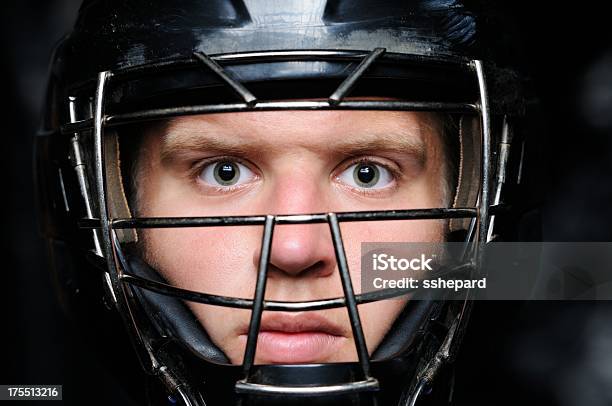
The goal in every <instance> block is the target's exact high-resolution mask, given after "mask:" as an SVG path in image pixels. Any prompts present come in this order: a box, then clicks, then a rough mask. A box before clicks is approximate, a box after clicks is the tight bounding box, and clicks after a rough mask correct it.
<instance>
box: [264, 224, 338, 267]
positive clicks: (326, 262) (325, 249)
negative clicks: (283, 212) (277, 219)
mask: <svg viewBox="0 0 612 406" xmlns="http://www.w3.org/2000/svg"><path fill="white" fill-rule="evenodd" d="M335 266H336V261H335V253H334V249H333V245H332V241H331V237H330V232H329V227H328V226H327V224H292V225H277V226H276V228H275V230H274V237H273V240H272V250H271V252H270V270H271V271H272V274H274V273H276V272H282V273H285V274H287V275H291V276H313V277H324V276H329V275H331V274H332V273H333V271H334V268H335Z"/></svg>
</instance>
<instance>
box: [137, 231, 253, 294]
mask: <svg viewBox="0 0 612 406" xmlns="http://www.w3.org/2000/svg"><path fill="white" fill-rule="evenodd" d="M260 241H261V227H223V228H221V227H217V228H184V229H150V230H146V234H145V235H144V245H145V258H146V260H147V262H148V263H149V264H150V265H151V266H153V267H154V268H155V269H157V270H158V271H159V272H160V273H161V274H162V275H163V276H164V278H166V280H167V281H168V282H169V283H170V284H172V285H174V286H177V287H180V288H183V289H189V290H195V291H199V292H205V293H209V294H215V295H223V296H242V297H244V296H245V295H246V296H250V295H252V286H254V280H255V276H256V275H255V272H254V267H253V261H254V255H255V252H256V250H258V249H259V244H260Z"/></svg>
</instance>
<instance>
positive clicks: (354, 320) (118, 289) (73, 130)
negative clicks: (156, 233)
mask: <svg viewBox="0 0 612 406" xmlns="http://www.w3.org/2000/svg"><path fill="white" fill-rule="evenodd" d="M383 53H384V49H380V48H377V49H375V50H374V51H373V52H371V53H369V54H366V55H365V58H364V59H363V60H361V62H360V64H359V65H358V66H357V68H356V69H355V70H354V71H353V72H352V73H351V74H350V75H349V76H348V77H347V78H346V79H345V81H344V82H343V83H342V84H341V85H340V86H339V87H338V89H337V90H336V91H335V92H334V93H333V94H332V96H330V98H329V99H328V100H327V101H280V102H279V101H270V102H266V101H263V102H259V101H258V100H257V99H256V98H255V96H254V95H252V93H250V92H249V91H248V90H247V89H246V88H245V87H244V86H243V85H242V84H241V83H239V82H237V81H235V80H234V79H232V78H231V77H230V76H228V75H227V74H226V73H225V72H224V70H223V68H222V67H221V66H219V65H218V64H217V62H215V60H214V59H212V58H210V57H208V56H206V55H204V54H195V57H196V58H197V59H199V60H201V61H202V62H203V63H204V65H206V66H207V67H208V68H209V69H211V70H212V71H213V72H215V73H217V74H218V75H219V77H220V78H221V79H222V80H223V81H224V82H225V83H226V84H227V85H228V86H229V87H230V88H231V89H232V90H233V91H234V92H236V93H237V94H238V95H239V96H240V97H241V98H242V99H243V100H244V103H237V104H220V105H205V106H188V107H180V108H166V109H154V110H146V111H141V112H136V113H129V114H120V115H115V116H105V115H104V104H105V103H104V102H105V98H104V96H105V90H106V87H107V86H108V82H109V81H110V79H111V77H112V76H113V74H112V73H111V72H110V71H105V72H101V73H100V74H99V75H98V81H97V86H96V94H95V100H94V105H93V118H92V119H86V120H83V121H78V122H77V121H75V120H74V116H73V115H72V114H71V116H72V117H71V123H70V124H68V125H65V126H63V127H62V128H61V132H62V133H64V134H73V140H74V141H75V142H73V148H74V149H76V151H75V152H79V151H78V149H79V145H78V133H79V132H81V131H83V130H90V129H91V128H92V127H93V138H94V158H95V168H94V172H95V182H96V185H95V186H96V190H97V194H98V205H99V207H100V218H99V220H96V219H93V218H90V219H88V220H89V227H88V226H87V225H86V224H84V225H85V226H86V227H87V228H98V227H99V229H96V230H94V232H93V234H94V240H102V243H103V244H102V245H103V250H102V249H96V253H97V254H99V255H100V256H103V257H104V258H105V260H106V263H107V265H108V267H109V273H108V274H106V275H107V276H106V277H107V282H108V283H109V285H110V291H111V294H112V296H113V300H114V302H115V304H116V306H117V308H118V311H119V313H120V315H121V317H122V318H123V321H124V323H125V324H126V327H127V328H128V330H129V331H130V332H131V333H132V334H130V337H131V338H132V340H133V341H134V342H133V344H134V347H135V348H136V351H137V352H138V355H139V358H140V361H141V363H142V364H143V367H144V368H145V369H146V370H148V371H155V372H157V373H159V374H161V375H162V377H163V378H164V380H165V381H166V382H177V381H176V379H175V377H174V376H173V375H172V372H170V371H169V370H168V368H167V367H166V366H164V365H160V364H159V362H158V361H157V359H156V356H155V354H153V351H152V350H151V347H150V345H149V343H148V342H147V341H146V340H145V339H144V338H143V335H142V333H141V331H140V329H139V328H138V326H137V324H136V321H135V320H134V314H133V312H132V310H131V307H130V305H129V302H128V299H127V295H128V292H127V287H126V284H135V285H139V283H137V282H136V281H135V280H134V279H130V278H126V275H124V274H123V273H122V272H120V271H119V270H118V268H117V263H116V255H117V251H116V250H115V244H116V236H115V235H114V234H115V232H114V230H113V229H120V228H135V227H138V226H141V227H160V226H161V227H177V226H178V227H188V226H203V225H245V224H249V223H253V222H256V223H259V224H261V221H262V220H264V217H262V216H255V217H250V218H241V219H239V220H237V219H236V218H233V219H234V220H231V219H232V218H229V219H230V220H228V221H227V222H225V220H220V218H216V219H211V218H208V219H207V218H195V219H193V218H192V219H189V218H178V219H171V218H165V219H159V218H158V219H119V220H113V221H111V220H110V219H109V210H108V206H107V200H106V194H107V188H106V182H105V175H104V174H105V164H104V152H103V151H104V134H103V128H104V127H106V126H113V125H119V124H126V123H131V122H137V121H147V120H156V119H162V118H168V117H173V116H178V115H188V114H203V113H219V112H237V111H263V110H296V109H302V110H309V109H358V110H359V109H363V110H412V111H423V110H428V111H432V110H437V111H446V112H456V113H480V117H481V125H482V133H481V136H482V143H481V145H482V150H481V155H482V161H481V165H482V167H481V188H480V195H479V201H478V209H477V210H474V209H437V210H436V209H433V210H422V213H420V216H419V215H417V214H416V213H414V212H413V213H408V211H407V212H393V211H386V212H362V213H338V214H336V213H329V214H327V215H324V216H325V221H326V222H328V223H329V225H330V230H331V233H332V240H333V243H334V250H335V253H336V259H337V263H338V267H339V270H340V276H341V280H342V286H343V290H344V301H342V302H341V304H340V303H338V304H339V305H346V306H347V309H348V312H349V317H350V321H351V327H352V330H353V336H354V337H355V342H356V349H357V354H358V357H359V363H360V365H361V370H362V374H363V377H362V380H361V381H356V382H347V383H345V384H340V385H332V386H318V387H286V386H276V385H261V384H256V383H252V382H250V381H249V378H250V376H251V375H250V374H251V368H252V366H253V361H254V356H255V349H256V344H257V334H258V331H259V324H260V321H261V314H262V312H263V310H264V309H266V308H265V305H264V295H265V285H266V279H267V268H268V262H269V256H270V245H271V241H272V235H273V230H274V225H275V223H279V224H280V223H282V222H284V221H287V222H288V223H289V222H295V221H296V220H297V221H299V222H322V221H323V218H322V217H321V216H323V215H310V216H300V215H297V216H277V217H274V216H265V220H264V223H263V224H264V235H263V239H262V248H261V249H262V251H261V255H260V263H259V270H258V276H257V283H256V287H255V294H254V299H253V302H252V303H249V306H250V305H252V309H253V310H252V313H251V321H250V325H249V332H248V340H247V346H246V350H245V357H244V360H243V370H244V373H245V378H244V379H243V380H240V381H238V382H237V383H236V386H235V390H236V392H237V393H242V394H255V395H266V394H268V395H270V394H276V395H279V394H282V395H294V396H310V395H317V394H328V395H332V394H334V395H336V394H345V393H359V392H363V391H372V390H377V389H378V381H377V380H376V379H375V378H374V377H372V376H370V360H369V355H368V352H367V347H366V344H365V338H364V334H363V330H362V327H361V321H360V318H359V313H358V310H357V304H358V301H357V296H356V295H355V293H354V291H353V287H352V283H351V278H350V274H349V271H348V265H347V262H346V256H345V253H344V246H343V242H342V236H341V233H340V227H339V221H364V220H384V219H391V218H395V219H400V218H402V215H407V217H406V218H412V219H415V218H459V217H469V218H473V219H474V220H476V221H477V225H476V227H477V229H478V232H477V233H476V235H477V238H478V241H487V237H488V236H487V232H488V225H489V221H490V219H489V215H488V211H489V180H490V173H489V171H490V159H489V158H490V152H491V151H490V148H491V135H490V116H489V106H488V96H487V89H486V83H485V77H484V71H483V66H482V62H481V61H478V60H473V61H470V62H469V63H467V64H466V67H467V68H469V69H471V70H472V71H473V72H475V74H476V77H477V79H478V86H479V95H480V100H479V102H478V103H477V104H469V103H435V102H406V101H371V100H368V101H344V100H343V99H344V97H345V96H346V95H347V94H348V92H350V90H351V88H352V87H353V86H354V85H355V83H356V82H357V81H358V79H359V78H360V77H361V75H362V74H363V73H364V72H365V71H366V70H367V68H368V67H369V66H370V65H371V64H372V63H374V62H375V60H376V59H377V58H378V57H379V56H380V55H382V54H383ZM318 54H319V55H320V51H318ZM324 54H325V56H326V57H330V56H331V57H333V56H340V57H343V58H346V57H350V56H353V57H354V56H355V55H359V53H350V52H348V53H347V52H334V51H326V52H324ZM293 55H294V56H300V55H301V56H302V57H304V56H305V57H311V58H312V57H316V55H317V51H314V52H297V53H293ZM258 56H265V57H267V58H274V57H278V58H280V59H282V58H287V56H288V53H287V52H261V53H256V55H255V54H254V55H253V57H258ZM217 59H219V60H223V61H232V60H238V61H240V60H241V59H242V60H245V59H246V60H248V59H249V54H235V55H224V56H221V57H217ZM170 65H171V64H168V66H170ZM152 69H153V70H154V69H155V66H153V67H152ZM133 70H134V69H133ZM135 71H137V69H136V70H135ZM132 73H134V72H132ZM70 102H71V111H72V109H73V108H74V99H71V101H70ZM501 169H505V168H501ZM78 175H79V181H80V183H81V184H87V181H86V179H84V178H85V175H84V171H82V172H81V173H80V174H78ZM81 178H83V179H81ZM81 187H82V185H81ZM81 192H82V194H83V196H84V198H85V201H86V204H87V206H88V207H87V210H88V213H89V212H92V208H93V207H92V204H91V199H89V193H88V190H87V188H83V187H82V190H81ZM425 213H427V214H429V216H428V215H426V214H425ZM343 215H344V216H345V218H344V219H343V218H342V217H343ZM207 222H209V224H205V223H207ZM197 223H199V224H197ZM215 223H216V224H215ZM474 225H475V223H474V221H472V226H474ZM476 255H477V256H478V257H480V256H481V255H482V252H478V253H476ZM478 259H480V258H478ZM468 295H469V292H468ZM360 299H362V300H363V299H364V297H361V298H360ZM372 299H373V300H380V299H378V298H376V299H374V298H372ZM366 300H367V298H366ZM466 301H467V298H466ZM466 303H467V302H466ZM313 305H315V304H314V303H313ZM315 306H316V305H315ZM467 308H468V307H467V306H464V310H463V311H462V312H460V314H459V315H458V316H457V318H456V319H455V322H454V323H453V327H452V328H451V329H450V330H449V332H448V334H447V337H446V339H445V341H444V344H443V345H442V347H441V348H440V349H439V350H438V352H437V354H436V355H435V356H434V358H433V360H432V362H430V363H429V364H428V365H427V366H426V367H425V369H423V370H421V371H420V372H419V373H418V375H417V380H418V383H417V386H416V387H415V388H422V387H424V385H426V384H427V383H429V382H431V381H432V380H433V378H434V377H435V374H436V372H437V370H438V369H439V367H440V365H441V364H443V363H444V361H445V360H447V359H448V358H449V357H450V353H451V351H450V349H449V348H450V346H451V345H452V343H453V339H454V336H455V334H456V332H457V330H458V327H457V326H459V325H460V324H461V321H462V319H463V316H464V314H465V312H466V309H467ZM266 310H267V309H266ZM171 386H172V388H169V389H171V390H172V391H173V392H177V393H178V395H179V396H180V398H182V399H183V400H184V401H185V403H186V404H189V405H196V404H198V403H200V401H199V400H198V399H197V398H196V397H194V396H190V395H189V393H191V391H190V390H188V389H187V390H186V389H185V388H184V387H183V385H182V384H176V385H174V384H173V385H171ZM420 392H421V391H420V390H418V389H417V390H415V391H414V392H413V393H412V395H411V396H409V397H408V399H407V401H406V404H410V405H412V404H414V402H415V401H416V398H417V397H418V395H419V393H420Z"/></svg>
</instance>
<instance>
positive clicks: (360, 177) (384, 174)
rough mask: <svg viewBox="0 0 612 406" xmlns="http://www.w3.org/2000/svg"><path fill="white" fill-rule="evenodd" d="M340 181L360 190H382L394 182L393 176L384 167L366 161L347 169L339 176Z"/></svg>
mask: <svg viewBox="0 0 612 406" xmlns="http://www.w3.org/2000/svg"><path fill="white" fill-rule="evenodd" d="M338 180H339V181H341V182H342V183H344V184H346V185H349V186H351V187H356V188H360V189H382V188H384V187H386V186H388V185H389V184H390V183H391V182H393V175H392V174H391V172H390V171H389V170H388V169H386V168H385V167H384V166H382V165H379V164H376V163H374V162H371V161H364V162H357V163H355V164H353V165H351V166H349V167H348V168H346V169H345V170H344V171H343V172H342V173H341V174H340V175H339V176H338Z"/></svg>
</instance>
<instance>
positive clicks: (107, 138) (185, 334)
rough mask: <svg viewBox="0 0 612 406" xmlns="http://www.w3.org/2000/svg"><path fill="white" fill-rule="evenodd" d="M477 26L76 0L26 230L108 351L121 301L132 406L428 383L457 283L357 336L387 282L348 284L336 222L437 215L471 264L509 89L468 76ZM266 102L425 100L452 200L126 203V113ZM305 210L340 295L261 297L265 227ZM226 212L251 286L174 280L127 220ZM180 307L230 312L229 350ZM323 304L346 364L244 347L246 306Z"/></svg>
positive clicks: (327, 104)
mask: <svg viewBox="0 0 612 406" xmlns="http://www.w3.org/2000/svg"><path fill="white" fill-rule="evenodd" d="M477 33H478V31H477V21H476V18H475V17H474V15H472V14H471V13H470V12H469V11H468V10H467V9H466V8H465V7H464V6H463V5H462V4H460V3H459V2H458V1H455V0H442V1H439V0H436V1H434V0H417V1H412V2H406V1H394V0H380V1H372V0H368V1H364V0H350V1H349V0H327V1H325V0H320V1H319V0H312V1H301V0H300V1H293V0H291V1H289V0H288V1H282V2H276V1H268V0H244V1H243V0H209V1H206V2H202V1H196V0H178V1H173V2H163V1H151V0H147V1H144V0H134V1H130V2H120V1H111V0H89V1H85V3H84V4H83V5H82V7H81V10H80V13H79V18H78V21H77V23H76V25H75V28H74V30H73V32H72V33H71V34H70V35H68V36H67V37H66V38H65V39H64V40H63V41H61V43H60V44H59V46H58V48H57V50H56V53H55V55H54V58H53V64H52V69H51V77H50V81H49V88H48V95H47V108H46V111H45V117H44V121H43V125H42V129H41V131H40V133H39V134H38V136H37V139H36V146H37V175H38V185H39V191H40V197H41V210H42V212H43V216H42V218H43V224H42V228H43V231H44V233H45V235H46V237H47V238H48V240H49V247H50V250H51V253H52V259H53V265H54V268H53V269H54V275H55V277H56V278H57V280H58V286H60V287H61V289H60V293H61V296H62V298H63V299H64V302H65V303H66V304H67V305H68V307H70V308H71V309H73V310H74V311H76V312H77V313H79V315H80V318H81V320H82V322H83V324H84V325H86V326H88V328H89V329H90V332H91V333H93V335H97V336H98V337H100V336H102V337H104V343H103V346H102V347H103V348H102V349H103V350H105V351H107V352H108V353H109V355H110V357H109V359H110V360H111V361H110V362H115V363H117V362H121V361H120V360H121V359H124V358H122V357H125V356H126V355H125V354H126V352H128V351H126V347H125V345H124V343H123V341H122V340H121V339H119V338H117V337H120V336H121V335H119V333H116V334H115V333H114V332H115V331H118V330H115V328H116V327H117V323H116V321H117V320H116V319H115V316H116V315H119V316H120V318H121V321H122V324H121V325H122V326H123V327H125V331H127V336H129V338H130V339H131V341H132V344H133V348H134V349H135V351H136V353H137V355H138V358H139V360H140V363H141V366H142V368H143V369H144V371H145V372H146V374H147V375H148V376H151V377H153V378H150V379H148V380H147V382H146V384H147V386H148V388H149V392H148V401H149V402H150V403H152V404H157V403H163V402H166V401H167V400H166V397H167V396H169V399H170V401H171V402H177V401H178V402H183V403H184V404H186V405H204V404H207V405H217V404H223V405H226V404H242V405H252V404H260V403H262V404H291V402H295V403H296V404H301V403H304V404H315V403H316V402H320V404H332V403H347V404H361V405H373V404H385V405H387V404H398V405H400V404H401V405H412V404H414V402H416V400H417V399H418V398H419V396H420V395H422V394H423V393H424V392H427V391H430V390H431V388H432V386H433V384H434V378H435V377H436V376H437V375H439V371H441V370H442V369H443V368H442V367H443V366H444V365H445V364H447V363H448V362H449V361H451V360H452V358H453V356H454V354H455V351H456V348H457V345H458V343H459V341H460V339H461V336H462V333H463V330H464V328H465V325H466V322H467V319H468V317H469V313H470V308H471V296H472V292H471V291H470V290H467V291H462V292H460V295H459V296H457V295H456V294H454V295H450V294H449V295H448V296H443V297H435V298H431V297H418V298H416V297H415V299H414V300H409V301H407V302H406V303H405V305H404V306H403V309H402V311H401V312H400V314H399V315H398V316H397V318H396V319H395V320H394V322H393V325H392V326H391V327H390V329H389V330H388V332H387V333H386V334H385V336H384V339H383V340H382V342H381V343H380V344H378V345H377V347H376V348H375V349H374V350H373V351H368V348H367V346H366V339H365V336H364V332H363V329H362V322H361V319H360V315H359V311H358V306H359V305H362V304H366V303H370V302H378V301H384V300H391V299H392V298H394V297H395V296H397V295H398V292H397V291H396V290H388V289H387V290H381V291H376V292H361V293H359V292H355V290H354V287H353V283H354V281H351V274H350V272H349V261H348V260H347V256H346V254H345V249H344V247H345V245H346V242H345V241H343V238H342V233H341V230H340V224H342V223H345V222H364V221H367V222H372V221H374V222H376V221H391V220H394V221H395V220H397V221H400V220H405V221H412V220H426V219H440V220H444V221H445V224H446V227H447V230H446V231H447V235H448V237H447V239H448V240H451V239H452V240H458V241H461V242H462V243H463V246H464V247H466V249H465V250H464V251H463V252H464V255H463V256H462V258H461V261H460V262H459V263H458V264H455V266H454V267H453V268H452V271H453V272H463V273H464V274H465V273H467V274H470V275H475V274H477V273H478V272H479V268H478V267H477V266H476V265H477V264H478V261H479V257H480V255H481V250H480V249H479V245H478V243H485V242H488V241H490V240H492V239H493V238H494V237H495V233H494V217H495V216H494V214H495V212H494V210H498V209H499V208H500V207H501V203H503V191H504V184H505V183H506V174H507V170H508V166H509V165H508V158H509V157H510V156H511V153H510V145H511V139H512V122H513V119H514V117H515V116H517V115H518V114H520V109H519V108H517V105H518V104H520V103H517V102H516V100H514V99H513V97H514V95H516V92H515V91H514V89H513V88H512V87H513V84H507V85H508V86H504V83H501V85H500V82H499V81H497V82H496V85H495V87H494V89H493V90H494V91H495V94H490V92H488V90H487V80H485V74H486V75H487V76H493V77H497V76H496V75H497V72H498V71H497V69H498V68H496V67H495V66H494V65H492V64H490V63H489V62H488V61H486V60H484V58H486V57H487V54H486V53H484V52H483V50H480V49H479V47H478V35H477ZM505 77H506V78H508V76H507V75H506V76H505ZM502 82H503V81H502ZM508 89H511V90H510V91H509V90H508ZM349 96H350V97H349ZM278 110H283V111H287V110H331V111H345V110H363V111H371V110H373V111H388V110H397V111H418V112H435V113H436V114H440V116H441V117H444V122H445V123H446V126H445V128H446V129H447V131H446V132H447V133H448V140H447V142H446V146H445V148H446V150H447V153H448V154H449V155H448V157H450V159H449V161H452V162H453V163H452V165H449V167H450V168H451V169H450V173H451V175H449V176H450V177H451V178H452V182H451V188H450V189H451V191H452V192H453V197H452V198H451V199H448V204H447V205H446V206H445V207H426V208H406V209H402V208H399V209H398V208H393V209H392V210H367V211H364V210H359V211H351V212H346V211H341V212H339V211H337V210H332V211H329V212H327V213H304V214H287V213H274V212H265V213H257V214H254V215H240V216H237V215H233V216H228V215H220V216H198V217H196V216H194V215H193V214H187V213H186V214H185V215H182V216H178V217H177V216H164V217H159V216H155V217H141V216H139V211H138V210H136V209H135V205H136V203H135V199H136V197H135V196H136V195H137V194H138V190H137V189H138V184H137V183H135V182H133V181H131V180H132V173H133V170H134V165H133V162H134V161H136V160H137V155H138V151H139V148H140V146H141V144H140V142H141V141H139V139H141V138H142V133H143V131H146V130H143V129H142V126H143V123H152V122H160V121H161V120H167V119H169V118H173V117H181V116H185V115H196V114H213V113H214V114H217V113H238V112H264V111H278ZM130 134H139V136H134V137H131V138H130ZM120 157H121V158H120ZM224 163H226V164H227V162H224ZM362 169H363V170H364V171H370V170H371V169H372V168H369V167H367V168H362ZM224 170H225V171H226V172H227V173H228V174H229V175H232V173H233V172H232V171H235V170H236V168H234V167H231V166H226V167H225V169H224ZM229 175H228V176H229ZM366 177H367V176H366ZM320 223H323V224H327V225H328V226H329V230H330V236H331V240H332V242H333V248H334V252H335V256H336V265H335V266H337V272H336V273H337V274H339V275H340V278H339V279H340V280H341V283H342V288H343V292H344V294H343V295H342V296H341V297H335V298H316V299H313V300H308V301H303V300H302V301H278V300H276V301H275V300H264V296H265V293H266V281H267V279H268V270H269V267H270V255H271V245H272V239H273V231H274V229H275V228H279V227H283V226H286V225H289V224H291V225H297V224H320ZM245 226H258V227H259V228H260V230H261V229H262V228H263V234H262V238H261V249H260V251H259V254H258V263H257V269H258V272H257V278H256V284H255V287H254V293H253V296H252V297H251V298H240V297H230V296H228V295H221V294H213V293H211V292H202V291H197V290H196V289H193V288H190V287H189V286H177V285H176V284H174V283H172V281H170V280H168V277H167V275H164V274H163V273H162V272H159V270H156V269H155V266H154V264H153V263H152V261H148V260H147V257H146V255H144V254H142V249H141V247H139V246H138V245H139V243H138V240H139V233H141V232H142V231H141V230H156V229H164V230H170V231H171V232H175V231H176V232H178V229H182V228H202V227H245ZM141 239H142V238H141ZM232 248H234V247H232ZM448 275H450V273H449V274H448ZM408 293H410V292H409V291H402V292H400V294H403V295H405V294H408ZM451 296H452V297H451ZM417 299H418V300H417ZM451 299H452V300H451ZM102 303H104V304H105V305H106V306H103V305H102ZM187 303H200V304H206V305H210V306H221V307H226V308H238V309H247V310H248V311H249V320H250V322H249V328H248V331H246V333H245V335H246V341H245V353H244V354H245V355H244V358H243V360H242V365H236V363H231V362H229V359H228V356H227V354H226V353H225V352H224V351H223V349H222V348H220V345H219V343H218V342H215V340H214V339H211V336H210V334H209V333H210V332H209V331H206V328H204V327H203V325H202V323H201V320H198V318H197V317H195V316H194V314H193V311H192V307H190V306H189V305H187ZM334 308H345V309H346V310H347V311H348V316H349V319H350V326H351V329H352V341H353V342H354V346H355V350H356V353H357V358H358V360H357V361H355V362H334V363H322V362H321V363H310V364H301V363H277V364H259V363H256V362H255V350H256V346H257V340H258V336H259V333H260V326H261V320H262V313H263V312H264V311H270V312H275V311H281V312H284V313H288V312H303V314H306V315H307V314H309V312H311V311H315V310H318V311H320V310H326V309H334ZM115 365H116V366H114V367H113V368H114V369H115V370H118V371H117V372H118V373H122V372H123V373H125V372H126V371H127V370H128V369H127V368H123V367H122V366H121V365H119V366H117V364H115ZM121 379H122V380H123V381H124V383H125V384H126V386H134V385H133V382H134V381H133V378H131V377H127V376H123V377H122V378H121ZM435 392H436V390H435V389H434V393H435ZM317 404H318V403H317Z"/></svg>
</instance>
